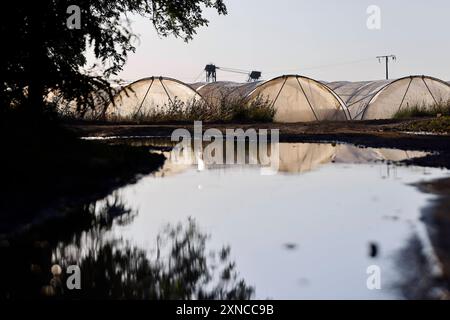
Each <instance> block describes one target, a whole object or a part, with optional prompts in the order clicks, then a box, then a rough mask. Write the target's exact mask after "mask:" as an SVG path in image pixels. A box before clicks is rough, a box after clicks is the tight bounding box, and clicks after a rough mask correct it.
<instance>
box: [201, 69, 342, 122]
mask: <svg viewBox="0 0 450 320" xmlns="http://www.w3.org/2000/svg"><path fill="white" fill-rule="evenodd" d="M193 87H195V88H197V91H198V92H199V93H200V95H202V97H203V98H204V99H205V100H206V101H207V102H208V103H209V104H212V105H215V104H218V103H221V101H233V100H235V99H244V100H245V101H246V102H247V103H248V104H249V105H251V103H252V101H254V100H256V99H264V100H267V101H269V102H270V103H271V104H272V105H273V107H274V108H275V111H276V113H275V117H274V121H275V122H285V123H292V122H311V121H323V120H347V119H349V113H348V110H347V108H346V106H345V104H344V103H343V101H342V100H341V99H340V98H339V97H338V96H337V95H336V94H335V93H334V92H333V91H332V90H331V89H330V88H328V87H327V85H325V84H322V83H320V82H318V81H315V80H313V79H309V78H306V77H303V76H299V75H289V76H281V77H278V78H275V79H272V80H268V81H259V82H250V83H245V84H239V83H233V82H214V83H209V84H204V85H201V84H194V85H193Z"/></svg>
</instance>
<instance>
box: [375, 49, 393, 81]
mask: <svg viewBox="0 0 450 320" xmlns="http://www.w3.org/2000/svg"><path fill="white" fill-rule="evenodd" d="M377 59H378V62H380V63H381V60H383V59H385V61H386V80H389V60H390V59H392V61H397V57H396V56H395V55H393V54H391V55H388V56H378V57H377Z"/></svg>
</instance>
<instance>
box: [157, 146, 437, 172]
mask: <svg viewBox="0 0 450 320" xmlns="http://www.w3.org/2000/svg"><path fill="white" fill-rule="evenodd" d="M160 143H162V142H160ZM231 144H234V147H232V148H231V147H230V145H231ZM167 145H168V144H167V143H165V146H167ZM174 145H175V143H172V144H171V146H174ZM205 146H207V145H206V144H205V145H204V146H203V148H205ZM237 149H238V147H237V146H236V142H234V143H233V142H232V141H227V142H225V143H224V145H223V150H222V153H223V161H222V162H221V163H219V164H218V163H211V162H210V161H208V159H207V156H205V154H201V153H198V152H195V151H194V150H193V149H191V150H189V151H188V152H181V153H177V160H176V161H173V160H174V159H173V153H172V152H171V151H168V150H165V151H163V152H162V153H163V154H164V155H165V156H166V158H167V161H166V163H165V164H164V166H163V168H162V169H161V170H160V171H159V172H157V173H156V175H157V176H171V175H176V174H180V173H183V172H185V171H187V170H189V169H191V168H192V167H197V168H201V170H216V169H220V168H224V167H228V166H254V167H255V168H258V167H268V166H270V165H272V164H273V163H269V164H268V163H267V162H266V161H267V160H266V159H269V160H270V161H273V160H274V159H273V158H272V157H271V156H272V155H271V152H272V150H274V151H275V152H278V153H279V158H278V166H279V167H278V171H279V172H280V173H287V174H296V173H305V172H309V171H312V170H315V169H317V168H319V167H320V166H322V165H325V164H329V163H342V164H367V163H374V162H379V161H386V162H400V161H404V160H408V159H414V158H421V157H425V156H426V155H428V154H427V153H426V152H421V151H404V150H398V149H384V148H381V149H375V148H359V147H356V146H353V145H347V144H338V145H334V144H325V143H314V144H313V143H279V144H277V146H276V148H272V146H271V145H270V144H269V145H268V147H267V150H259V149H258V148H257V147H253V148H252V147H250V148H249V147H246V148H245V157H242V158H244V159H243V162H238V161H237V160H238V157H237V156H235V157H234V159H235V160H236V161H235V163H229V164H227V156H226V152H227V150H234V151H235V152H236V150H237ZM262 156H263V157H265V159H264V161H263V163H261V161H260V159H261V157H262Z"/></svg>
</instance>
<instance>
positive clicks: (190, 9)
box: [0, 0, 227, 112]
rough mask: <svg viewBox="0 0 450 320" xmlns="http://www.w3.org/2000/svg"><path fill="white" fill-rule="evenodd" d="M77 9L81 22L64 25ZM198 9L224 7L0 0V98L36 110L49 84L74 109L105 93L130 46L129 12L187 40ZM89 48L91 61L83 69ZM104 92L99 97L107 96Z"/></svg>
mask: <svg viewBox="0 0 450 320" xmlns="http://www.w3.org/2000/svg"><path fill="white" fill-rule="evenodd" d="M71 5H76V6H78V7H79V8H80V9H81V15H80V18H81V20H80V21H81V28H79V29H69V28H68V26H67V19H68V18H69V17H70V16H71V12H69V13H68V7H69V6H71ZM205 8H212V9H214V10H215V11H217V12H218V13H219V14H226V13H227V9H226V6H225V4H224V3H223V0H117V1H110V0H70V1H69V0H39V1H24V0H16V1H9V2H5V3H4V4H2V11H3V12H4V13H5V14H4V15H2V19H0V34H1V37H2V41H3V46H2V53H3V59H1V60H0V61H1V62H0V105H1V107H2V108H8V107H11V106H17V105H26V106H27V107H28V108H31V109H33V110H37V111H41V110H40V108H41V107H43V104H44V103H43V100H44V97H45V96H46V94H48V92H49V91H52V92H58V93H59V94H61V95H62V96H63V97H64V99H67V100H69V101H73V100H75V101H76V102H77V105H78V108H79V109H80V110H79V111H81V112H83V111H85V110H86V108H87V107H88V106H91V107H92V106H93V105H94V99H95V95H94V94H93V93H94V92H98V91H99V90H103V91H106V92H107V93H108V95H109V96H110V95H112V90H111V86H110V81H109V79H110V77H111V76H113V75H117V74H118V73H119V72H120V71H121V70H122V68H123V66H124V63H125V62H126V59H127V55H128V54H129V53H130V52H133V51H134V50H135V45H136V43H137V42H136V41H134V40H135V39H136V36H135V35H134V34H133V32H132V29H131V25H130V17H132V16H134V15H140V16H144V17H146V18H148V19H149V21H151V23H152V24H153V26H154V27H155V28H156V30H157V32H158V33H159V34H160V35H162V36H169V35H173V36H175V37H179V38H182V39H184V40H185V41H189V40H191V39H192V38H193V36H194V35H195V34H196V30H197V29H198V28H199V27H202V26H206V25H208V20H207V19H206V18H205V17H204V15H203V10H204V9H205ZM88 50H89V51H91V50H92V52H93V55H94V56H95V60H96V61H99V62H100V66H98V67H101V70H99V69H98V68H93V69H87V67H88V66H87V58H86V53H87V52H88ZM108 95H106V96H108Z"/></svg>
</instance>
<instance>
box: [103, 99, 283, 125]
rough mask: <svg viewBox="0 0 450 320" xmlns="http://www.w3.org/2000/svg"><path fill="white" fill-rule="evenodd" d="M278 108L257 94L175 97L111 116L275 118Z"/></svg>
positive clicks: (142, 118) (177, 119) (179, 119)
mask: <svg viewBox="0 0 450 320" xmlns="http://www.w3.org/2000/svg"><path fill="white" fill-rule="evenodd" d="M274 116H275V109H274V107H273V106H272V103H271V102H270V101H269V100H268V99H264V98H262V97H257V98H256V99H254V100H252V101H251V102H247V101H246V100H244V99H227V98H223V99H220V100H219V101H218V102H217V103H214V104H207V103H205V102H204V101H197V100H193V101H191V102H189V103H183V102H182V101H179V100H174V101H173V103H170V104H168V105H163V106H158V107H155V108H153V109H152V110H151V111H148V112H138V111H136V112H135V113H134V114H133V115H132V116H127V117H117V116H111V117H109V118H108V120H109V121H111V122H115V121H129V122H139V123H147V122H152V123H153V122H192V121H204V122H218V121H219V122H236V121H243V122H272V121H273V118H274Z"/></svg>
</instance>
